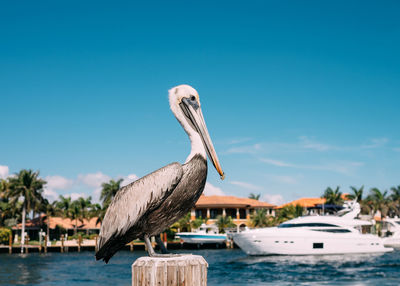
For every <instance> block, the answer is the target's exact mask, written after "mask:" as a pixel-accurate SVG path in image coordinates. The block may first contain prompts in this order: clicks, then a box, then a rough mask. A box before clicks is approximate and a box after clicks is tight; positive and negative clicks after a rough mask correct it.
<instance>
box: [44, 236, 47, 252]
mask: <svg viewBox="0 0 400 286" xmlns="http://www.w3.org/2000/svg"><path fill="white" fill-rule="evenodd" d="M44 253H47V235H45V236H44Z"/></svg>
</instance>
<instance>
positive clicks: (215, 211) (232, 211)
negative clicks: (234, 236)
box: [190, 206, 275, 226]
mask: <svg viewBox="0 0 400 286" xmlns="http://www.w3.org/2000/svg"><path fill="white" fill-rule="evenodd" d="M253 212H255V209H254V208H237V207H229V206H227V207H214V206H210V207H199V208H194V209H192V211H191V216H190V219H191V220H195V219H196V218H200V217H201V218H203V219H205V218H208V220H207V224H215V223H216V218H217V216H218V215H222V216H230V217H232V219H233V223H234V224H236V225H237V226H249V224H250V216H251V214H252V213H253ZM267 215H269V216H275V210H274V209H273V208H267Z"/></svg>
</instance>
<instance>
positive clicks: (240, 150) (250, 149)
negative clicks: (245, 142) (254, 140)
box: [225, 144, 262, 154]
mask: <svg viewBox="0 0 400 286" xmlns="http://www.w3.org/2000/svg"><path fill="white" fill-rule="evenodd" d="M261 150H262V147H261V144H254V145H250V146H241V147H232V148H230V149H228V150H227V151H226V152H225V153H226V154H255V153H258V152H259V151H261Z"/></svg>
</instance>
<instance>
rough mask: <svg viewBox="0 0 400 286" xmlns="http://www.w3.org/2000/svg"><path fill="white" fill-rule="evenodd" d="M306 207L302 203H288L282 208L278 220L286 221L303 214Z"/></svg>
mask: <svg viewBox="0 0 400 286" xmlns="http://www.w3.org/2000/svg"><path fill="white" fill-rule="evenodd" d="M303 212H304V209H303V207H302V206H301V205H295V206H294V205H287V206H284V207H283V208H281V209H280V210H279V211H278V213H277V216H278V221H279V222H280V223H282V222H285V221H287V220H289V219H293V218H296V217H299V216H302V215H303Z"/></svg>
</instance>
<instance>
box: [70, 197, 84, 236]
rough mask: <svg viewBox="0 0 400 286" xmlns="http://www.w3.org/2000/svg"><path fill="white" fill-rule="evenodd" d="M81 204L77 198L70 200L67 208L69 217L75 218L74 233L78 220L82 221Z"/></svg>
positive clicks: (76, 229) (76, 230)
mask: <svg viewBox="0 0 400 286" xmlns="http://www.w3.org/2000/svg"><path fill="white" fill-rule="evenodd" d="M82 212H83V210H82V206H81V203H80V201H79V200H75V201H72V203H71V205H70V208H69V218H70V219H71V220H72V221H73V220H75V225H74V235H76V234H77V232H78V220H79V221H80V222H82V223H83V219H82Z"/></svg>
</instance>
